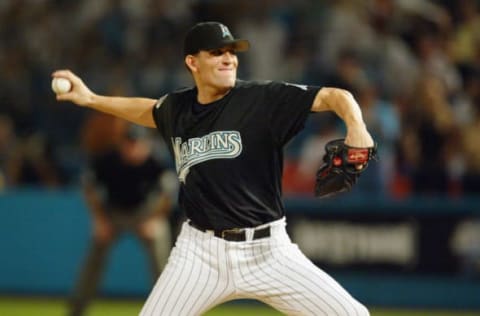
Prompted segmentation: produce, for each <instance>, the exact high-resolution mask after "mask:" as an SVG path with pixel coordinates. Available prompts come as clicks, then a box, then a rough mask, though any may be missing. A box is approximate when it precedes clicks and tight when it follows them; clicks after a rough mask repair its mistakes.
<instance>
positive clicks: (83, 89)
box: [52, 70, 157, 128]
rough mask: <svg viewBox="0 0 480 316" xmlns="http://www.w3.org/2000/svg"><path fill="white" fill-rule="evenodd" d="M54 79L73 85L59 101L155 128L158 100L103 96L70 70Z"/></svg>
mask: <svg viewBox="0 0 480 316" xmlns="http://www.w3.org/2000/svg"><path fill="white" fill-rule="evenodd" d="M52 77H53V78H57V77H58V78H60V77H61V78H66V79H68V80H70V82H71V83H72V88H71V90H70V91H69V92H67V93H63V94H57V100H58V101H70V102H73V103H75V104H77V105H79V106H84V107H89V108H92V109H94V110H97V111H101V112H104V113H108V114H111V115H114V116H117V117H120V118H122V119H125V120H127V121H130V122H133V123H135V124H139V125H142V126H146V127H152V128H155V127H156V125H155V122H154V120H153V116H152V109H153V107H154V106H155V104H156V102H157V100H155V99H150V98H138V97H120V96H103V95H98V94H96V93H94V92H92V91H91V90H90V89H89V88H88V87H87V85H86V84H85V83H84V82H83V81H82V79H80V78H79V77H78V76H76V75H75V74H74V73H73V72H71V71H70V70H57V71H55V72H54V73H52Z"/></svg>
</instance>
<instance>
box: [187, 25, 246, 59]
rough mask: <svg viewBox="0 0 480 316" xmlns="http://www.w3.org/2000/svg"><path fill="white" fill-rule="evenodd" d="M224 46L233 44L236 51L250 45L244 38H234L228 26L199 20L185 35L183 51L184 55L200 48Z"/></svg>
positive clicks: (208, 48)
mask: <svg viewBox="0 0 480 316" xmlns="http://www.w3.org/2000/svg"><path fill="white" fill-rule="evenodd" d="M225 46H233V48H234V49H235V50H236V51H238V52H244V51H246V50H248V48H249V47H250V43H249V42H248V41H247V40H245V39H236V38H234V37H233V35H232V33H230V30H229V29H228V27H226V26H225V25H223V24H222V23H219V22H201V23H198V24H195V26H193V27H192V28H191V29H190V30H189V31H188V33H187V35H186V36H185V42H184V46H183V53H184V55H185V56H187V55H190V54H196V53H198V52H199V51H201V50H212V49H217V48H222V47H225Z"/></svg>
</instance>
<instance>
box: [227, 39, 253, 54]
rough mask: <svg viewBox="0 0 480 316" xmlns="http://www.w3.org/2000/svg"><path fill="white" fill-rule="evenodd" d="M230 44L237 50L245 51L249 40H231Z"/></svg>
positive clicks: (248, 45)
mask: <svg viewBox="0 0 480 316" xmlns="http://www.w3.org/2000/svg"><path fill="white" fill-rule="evenodd" d="M230 45H232V46H233V47H234V49H235V50H236V51H237V52H246V51H247V50H248V49H249V48H250V42H249V41H247V40H245V39H237V40H233V41H232V42H231V43H230Z"/></svg>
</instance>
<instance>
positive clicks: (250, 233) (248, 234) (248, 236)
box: [245, 228, 255, 241]
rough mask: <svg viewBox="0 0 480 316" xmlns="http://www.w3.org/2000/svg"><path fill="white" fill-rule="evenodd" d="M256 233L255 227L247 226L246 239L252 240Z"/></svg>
mask: <svg viewBox="0 0 480 316" xmlns="http://www.w3.org/2000/svg"><path fill="white" fill-rule="evenodd" d="M254 234H255V229H252V228H245V240H246V241H252V240H253V235H254Z"/></svg>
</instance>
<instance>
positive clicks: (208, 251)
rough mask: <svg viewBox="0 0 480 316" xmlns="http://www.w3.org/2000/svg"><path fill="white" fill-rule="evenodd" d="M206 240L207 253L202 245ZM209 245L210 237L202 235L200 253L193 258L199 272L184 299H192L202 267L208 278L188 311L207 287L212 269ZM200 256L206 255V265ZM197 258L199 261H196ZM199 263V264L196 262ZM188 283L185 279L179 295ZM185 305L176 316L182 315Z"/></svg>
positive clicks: (185, 303)
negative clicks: (204, 267)
mask: <svg viewBox="0 0 480 316" xmlns="http://www.w3.org/2000/svg"><path fill="white" fill-rule="evenodd" d="M206 239H208V248H207V251H204V244H205V242H206ZM211 243H212V238H211V237H210V236H208V235H207V234H202V241H201V248H202V249H201V252H200V253H199V254H198V255H197V254H195V256H194V259H195V260H193V261H194V263H195V265H198V264H199V265H200V271H198V274H197V279H196V280H195V282H193V283H191V284H190V286H189V288H190V291H189V294H188V295H186V297H188V298H189V300H191V299H192V297H191V296H192V294H193V292H194V291H195V285H197V284H198V283H199V282H198V280H199V279H200V276H201V275H202V271H203V266H205V265H206V266H207V270H208V277H207V279H206V281H205V284H204V286H203V289H202V290H201V291H200V292H199V294H198V296H197V299H196V300H195V302H194V303H193V304H191V305H190V310H192V308H193V307H194V306H195V304H196V303H197V301H198V299H199V298H200V296H202V293H203V291H204V290H205V288H206V287H207V286H208V282H209V278H210V270H211V269H213V267H212V261H211V254H212V249H211ZM202 255H206V256H208V259H207V261H206V264H205V262H203V260H202V259H203V258H202ZM197 256H198V258H199V259H200V260H196V259H197ZM198 261H200V262H198ZM188 282H189V279H187V282H186V283H185V285H184V287H183V289H182V290H181V291H180V293H182V296H183V290H184V289H185V286H186V285H187V283H188ZM179 298H180V297H178V298H177V301H176V302H175V304H174V305H176V303H177V302H178V299H179ZM186 305H187V301H185V302H184V303H183V306H182V308H181V309H180V312H179V313H178V315H182V311H183V309H184V308H185V306H186ZM186 315H190V314H189V313H187V314H186Z"/></svg>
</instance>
